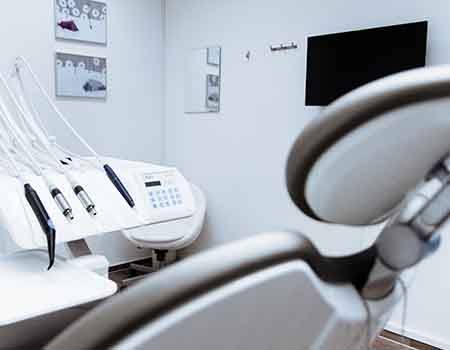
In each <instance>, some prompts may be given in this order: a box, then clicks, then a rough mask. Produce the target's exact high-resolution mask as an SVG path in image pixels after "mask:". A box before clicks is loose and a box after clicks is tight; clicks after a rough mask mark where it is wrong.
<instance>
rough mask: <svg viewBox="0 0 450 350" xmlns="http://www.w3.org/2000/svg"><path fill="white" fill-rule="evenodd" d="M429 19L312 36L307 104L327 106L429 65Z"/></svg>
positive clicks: (307, 73)
mask: <svg viewBox="0 0 450 350" xmlns="http://www.w3.org/2000/svg"><path fill="white" fill-rule="evenodd" d="M427 29H428V22H426V21H425V22H416V23H408V24H400V25H393V26H387V27H380V28H373V29H364V30H358V31H352V32H344V33H336V34H328V35H320V36H311V37H309V38H308V54H307V72H306V105H307V106H325V105H328V104H330V103H331V102H333V101H334V100H336V99H337V98H338V97H340V96H342V95H344V94H346V93H347V92H350V91H351V90H353V89H356V88H357V87H360V86H362V85H364V84H367V83H369V82H371V81H374V80H376V79H379V78H382V77H385V76H387V75H390V74H394V73H398V72H401V71H404V70H408V69H412V68H418V67H423V66H425V58H426V48H427Z"/></svg>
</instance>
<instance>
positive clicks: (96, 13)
mask: <svg viewBox="0 0 450 350" xmlns="http://www.w3.org/2000/svg"><path fill="white" fill-rule="evenodd" d="M107 15H108V13H107V5H106V3H104V2H100V1H92V0H55V36H56V38H57V39H64V40H76V41H83V42H88V43H95V44H102V45H106V43H107V33H106V32H107V25H106V23H107Z"/></svg>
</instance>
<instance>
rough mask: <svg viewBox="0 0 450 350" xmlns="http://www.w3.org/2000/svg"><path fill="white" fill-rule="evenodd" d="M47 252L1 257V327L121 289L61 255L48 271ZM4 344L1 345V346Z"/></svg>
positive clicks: (98, 298) (101, 296)
mask: <svg viewBox="0 0 450 350" xmlns="http://www.w3.org/2000/svg"><path fill="white" fill-rule="evenodd" d="M47 266H48V256H47V253H46V252H45V251H28V252H20V253H16V254H13V255H10V256H6V257H2V258H0V276H1V277H2V281H4V283H2V291H1V295H2V297H1V298H0V310H1V313H0V327H4V326H7V325H10V324H13V323H17V322H20V321H23V320H27V319H31V318H33V317H37V316H41V315H44V314H50V313H52V312H56V311H60V310H63V309H67V308H70V307H74V306H78V305H82V304H86V303H89V302H93V301H96V300H101V299H104V298H107V297H109V296H111V295H113V294H114V293H115V292H116V291H117V286H116V284H115V283H114V282H112V281H110V280H108V279H107V278H104V277H101V276H100V275H98V274H96V273H94V272H92V271H89V270H87V269H84V268H81V267H78V266H77V265H75V264H70V263H67V262H64V261H62V260H61V259H59V258H57V259H56V262H55V266H54V267H53V268H52V270H50V271H47V269H46V268H47ZM0 347H1V346H0Z"/></svg>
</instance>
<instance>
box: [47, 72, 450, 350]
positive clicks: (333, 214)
mask: <svg viewBox="0 0 450 350" xmlns="http://www.w3.org/2000/svg"><path fill="white" fill-rule="evenodd" d="M448 97H450V67H449V66H447V67H435V68H425V69H418V70H413V71H408V72H405V73H400V74H397V75H394V76H391V77H388V78H385V79H382V80H379V81H376V82H373V83H371V84H369V85H366V86H364V87H362V88H359V89H357V90H355V91H354V92H351V93H350V94H348V95H346V96H344V97H342V98H340V99H339V100H337V101H336V102H335V103H333V104H332V105H331V106H329V107H328V108H326V109H325V110H324V111H323V113H322V115H321V116H320V117H319V118H318V119H316V120H315V121H314V122H313V123H312V124H311V125H309V126H308V127H307V128H306V129H305V130H304V131H303V132H302V133H301V134H300V136H299V137H298V139H297V141H296V142H295V144H294V146H293V148H292V150H291V153H290V156H289V159H288V164H287V187H288V192H289V194H290V196H291V198H292V200H293V202H294V203H295V204H296V205H297V206H298V208H299V209H300V210H301V211H302V212H303V213H304V214H306V215H307V216H309V217H310V218H312V219H315V220H317V221H320V222H322V223H328V224H329V225H334V224H339V225H351V226H357V227H366V226H370V225H375V224H377V225H379V229H380V235H379V236H378V238H377V239H376V240H375V242H374V243H373V244H371V245H370V246H369V247H368V248H367V249H365V250H363V251H362V252H359V253H357V254H355V255H353V256H347V257H337V258H330V257H325V256H323V255H322V254H321V253H320V252H319V251H318V250H317V249H316V248H315V247H314V246H313V244H312V243H311V242H310V241H309V240H308V239H307V238H305V237H304V236H303V235H302V234H301V233H297V232H272V233H264V234H260V235H256V236H254V237H250V238H248V239H245V240H242V241H238V242H234V243H231V244H228V245H225V246H222V247H219V248H216V249H213V250H210V251H208V252H205V253H202V254H198V255H197V256H193V257H191V258H188V259H186V260H184V261H182V262H180V263H178V264H176V265H174V266H171V267H169V268H167V269H165V270H162V271H161V272H158V273H156V274H154V275H153V276H152V277H149V278H148V279H146V280H145V281H143V282H141V283H140V284H138V285H137V286H135V287H132V288H130V289H128V290H126V291H124V292H123V293H121V294H120V295H117V296H115V297H113V298H111V299H109V300H108V301H106V302H105V303H103V304H102V305H101V306H99V307H97V308H96V309H94V310H93V311H92V312H90V313H88V314H87V315H86V316H85V317H83V318H81V319H80V320H78V321H77V322H75V323H74V324H73V325H72V326H70V327H69V328H68V329H66V330H65V331H64V332H62V333H61V334H60V335H59V336H57V337H56V338H55V339H54V340H53V341H52V342H51V343H50V344H49V345H48V346H47V349H48V350H60V349H107V348H114V349H158V350H173V349H176V348H183V349H189V350H191V349H205V350H206V349H215V350H219V349H223V350H225V349H227V350H230V349H246V350H253V349H255V350H256V349H258V350H269V349H273V350H275V349H276V350H283V349H286V350H290V349H302V350H306V349H317V350H319V349H320V350H348V349H367V348H368V347H369V344H370V342H371V341H372V340H373V339H374V337H375V336H376V335H377V334H378V333H379V332H380V331H381V330H382V329H383V328H384V326H385V324H386V322H387V320H388V319H389V317H390V316H391V313H392V310H393V308H394V307H395V305H396V304H397V303H398V301H399V300H400V299H401V297H402V296H403V291H402V288H400V287H399V279H400V278H402V277H404V276H405V272H407V271H408V270H409V269H411V268H414V267H415V266H416V265H417V264H419V263H420V262H421V261H422V260H423V259H425V258H426V257H427V256H428V255H430V254H431V253H433V252H435V251H436V250H437V249H438V247H439V243H440V236H441V232H445V231H447V230H448V229H449V228H450V227H449V225H450V220H449V213H450V185H449V178H450V159H449V158H448V157H447V155H448V152H449V151H450V137H449V136H450V109H449V108H443V107H448V106H449V105H450V103H449V102H448V100H447V99H446V98H448ZM436 106H438V107H439V108H436ZM280 226H283V223H282V222H281V223H280ZM343 239H344V238H343Z"/></svg>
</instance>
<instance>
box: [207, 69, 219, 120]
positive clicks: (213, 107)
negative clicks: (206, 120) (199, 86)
mask: <svg viewBox="0 0 450 350" xmlns="http://www.w3.org/2000/svg"><path fill="white" fill-rule="evenodd" d="M206 108H207V109H208V111H210V112H218V111H219V109H220V75H216V74H207V75H206Z"/></svg>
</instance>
